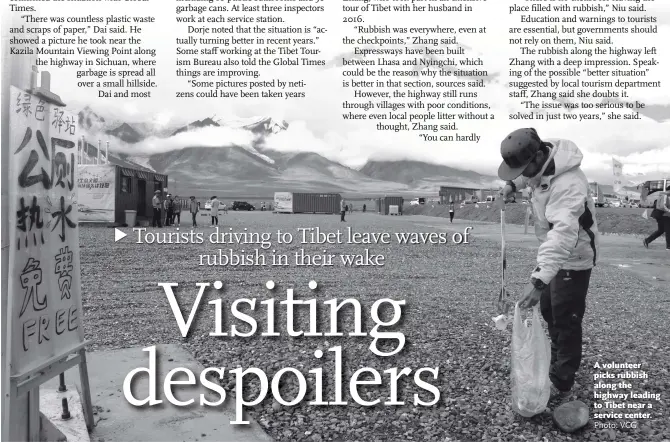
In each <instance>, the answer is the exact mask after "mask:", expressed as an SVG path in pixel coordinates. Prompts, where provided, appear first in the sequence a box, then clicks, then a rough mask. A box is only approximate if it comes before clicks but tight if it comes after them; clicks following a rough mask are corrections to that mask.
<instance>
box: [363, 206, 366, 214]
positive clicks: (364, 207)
mask: <svg viewBox="0 0 670 442" xmlns="http://www.w3.org/2000/svg"><path fill="white" fill-rule="evenodd" d="M366 208H367V207H366V205H365V204H363V213H365V209H366Z"/></svg>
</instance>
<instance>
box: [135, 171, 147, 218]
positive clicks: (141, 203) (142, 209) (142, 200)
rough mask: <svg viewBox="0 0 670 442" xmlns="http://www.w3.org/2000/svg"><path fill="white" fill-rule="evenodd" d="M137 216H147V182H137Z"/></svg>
mask: <svg viewBox="0 0 670 442" xmlns="http://www.w3.org/2000/svg"><path fill="white" fill-rule="evenodd" d="M137 192H138V198H137V216H147V182H146V180H140V179H138V180H137Z"/></svg>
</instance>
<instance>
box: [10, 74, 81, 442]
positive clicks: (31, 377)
mask: <svg viewBox="0 0 670 442" xmlns="http://www.w3.org/2000/svg"><path fill="white" fill-rule="evenodd" d="M47 78H48V77H47ZM47 91H48V85H47ZM10 95H11V98H10V112H9V113H10V134H9V135H10V136H9V152H8V153H9V155H8V156H9V158H8V161H9V195H8V196H9V212H8V215H9V242H8V246H9V272H8V277H9V278H8V282H7V283H8V297H9V299H8V310H7V313H6V314H7V315H8V317H7V322H6V326H7V329H6V330H5V332H7V333H8V334H9V340H8V348H7V353H8V356H9V358H10V364H9V369H10V373H9V375H10V391H9V396H10V398H9V400H10V404H11V403H13V402H14V401H15V400H16V399H18V398H20V397H22V396H24V395H26V394H27V395H28V410H27V413H28V426H29V431H28V438H29V440H31V441H32V440H39V432H40V419H41V418H40V411H39V388H40V385H41V384H43V383H44V382H46V381H48V380H49V379H51V378H53V377H54V376H57V375H59V374H60V373H63V372H64V371H66V370H67V369H69V368H70V367H73V366H75V365H79V371H80V376H81V386H82V390H83V391H82V396H83V397H82V403H83V404H84V414H85V416H86V423H87V426H88V427H89V430H91V429H92V427H93V413H92V405H91V394H90V390H89V385H88V370H87V365H86V354H85V346H86V342H85V341H84V331H83V328H82V316H83V312H82V303H81V283H80V259H79V227H78V221H79V219H78V208H77V195H78V187H77V178H78V176H77V175H78V170H77V169H78V168H77V136H78V134H77V117H76V115H74V114H72V113H70V112H67V111H66V110H65V109H64V107H63V106H62V103H58V104H54V103H52V102H51V101H50V100H49V99H48V96H44V95H43V94H38V95H34V94H31V93H28V92H25V91H23V90H21V89H18V88H16V87H11V91H10ZM70 356H74V357H70ZM10 408H11V405H10ZM19 413H21V412H20V411H19ZM3 424H4V423H3Z"/></svg>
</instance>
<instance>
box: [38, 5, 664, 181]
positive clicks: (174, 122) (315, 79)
mask: <svg viewBox="0 0 670 442" xmlns="http://www.w3.org/2000/svg"><path fill="white" fill-rule="evenodd" d="M158 3H159V2H158V1H157V0H153V1H150V2H146V3H136V4H133V3H124V5H126V8H125V9H121V8H119V7H118V6H116V4H114V3H107V2H100V3H95V4H93V3H85V2H82V3H77V4H76V7H75V6H74V4H68V3H45V4H37V3H35V4H36V5H37V6H36V7H37V8H38V11H39V14H40V15H42V16H52V15H60V16H73V15H82V16H86V15H89V14H93V15H102V16H109V15H115V16H120V15H123V14H128V15H137V16H148V15H152V16H155V17H156V23H155V24H144V25H141V26H142V28H143V33H142V35H141V38H142V39H143V46H146V47H150V48H155V49H156V50H157V55H156V57H155V59H156V61H157V64H158V69H157V71H158V76H157V77H156V79H155V81H156V82H157V83H158V85H159V88H157V89H154V90H153V92H152V98H150V99H142V100H137V99H133V100H131V99H104V98H99V97H98V94H97V90H96V89H87V88H83V87H81V86H78V85H77V82H78V81H82V79H79V80H78V79H77V78H76V76H77V69H76V68H69V67H68V68H60V69H59V68H56V67H50V68H49V69H48V70H49V71H50V72H51V75H52V89H53V90H54V91H55V92H56V93H57V94H59V95H60V96H61V98H62V99H63V100H64V101H66V102H67V103H68V105H69V107H71V108H72V109H73V110H78V109H80V108H82V107H83V106H86V105H88V106H89V107H90V108H92V109H93V110H94V112H96V113H97V114H99V115H102V116H104V117H106V118H107V119H112V120H118V121H126V122H128V123H138V122H150V123H151V124H152V125H153V126H154V127H156V128H166V127H177V126H178V125H180V124H184V123H188V122H191V121H194V120H197V119H203V118H207V117H211V116H214V115H215V116H216V117H217V118H220V119H222V120H223V121H228V120H236V119H244V118H249V117H254V116H261V117H265V116H269V117H272V118H274V119H276V120H286V121H287V122H288V123H289V128H288V130H287V131H284V132H281V133H279V134H278V135H275V136H272V137H270V138H269V139H268V140H267V143H268V146H269V147H271V148H273V149H277V150H282V151H313V152H317V153H320V154H322V155H324V156H326V157H327V158H329V159H332V160H335V161H338V162H340V163H342V164H345V165H347V166H350V167H353V168H357V167H361V166H362V165H363V164H364V163H365V162H366V161H367V160H370V159H374V160H400V159H412V160H419V161H427V162H431V163H436V164H444V165H449V166H452V167H457V168H462V169H469V170H474V171H476V172H480V173H483V174H487V175H495V174H496V172H497V168H498V165H499V163H500V153H499V149H500V141H501V140H502V139H503V138H504V137H505V135H506V134H507V133H509V132H511V131H512V130H514V129H516V128H519V127H528V126H531V127H535V128H536V129H537V131H538V133H539V134H540V136H541V137H543V138H565V139H569V140H572V141H574V142H575V143H576V144H577V145H578V146H579V147H580V148H581V150H582V151H583V152H584V161H583V164H582V167H583V169H584V170H585V172H586V173H587V175H588V176H589V178H590V179H596V180H600V181H603V182H608V181H611V179H612V157H615V158H617V159H619V160H620V161H622V162H623V163H624V174H625V175H627V177H628V178H627V179H628V181H630V183H632V182H636V181H641V180H642V179H643V178H646V179H650V178H653V177H659V175H670V87H668V81H670V80H668V78H670V75H669V74H670V67H669V66H670V65H669V64H668V61H670V48H668V47H667V45H663V46H662V45H658V46H657V54H656V55H655V57H656V59H657V60H658V61H659V62H660V64H659V65H658V66H656V67H653V68H652V69H651V71H650V73H649V74H648V75H647V77H646V80H648V81H664V83H662V87H661V88H656V89H630V90H629V99H631V100H638V101H640V102H644V103H645V104H646V106H647V107H646V108H645V109H642V112H643V115H642V119H640V120H636V121H622V120H613V121H595V122H591V121H588V122H579V120H577V121H576V122H575V121H574V120H572V121H565V120H560V121H555V120H554V121H551V122H547V121H538V120H533V121H527V120H526V121H517V120H509V119H508V118H507V116H508V114H512V113H517V112H519V111H521V112H525V111H526V110H525V108H524V107H523V106H522V105H520V104H519V103H518V99H510V98H508V95H509V91H510V89H509V88H508V87H507V82H508V81H509V80H510V77H509V76H508V75H507V70H508V69H509V66H508V60H509V57H512V56H515V55H517V54H518V53H519V49H518V47H513V46H511V45H508V44H507V39H508V27H509V26H514V24H515V23H519V17H518V14H510V13H509V6H510V5H512V4H513V3H514V2H513V1H508V0H501V1H496V2H495V3H494V2H485V3H484V2H481V3H480V2H472V4H473V5H474V7H475V12H467V13H466V12H463V13H454V12H441V13H437V12H431V13H420V12H412V13H401V12H396V13H394V12H383V13H382V12H380V13H377V14H376V15H371V14H368V15H366V16H365V17H366V24H371V25H372V24H375V25H377V26H379V25H382V24H387V25H389V26H405V27H412V26H417V27H418V26H424V27H425V26H435V25H438V24H439V25H440V26H443V27H448V26H453V27H460V26H463V27H477V28H483V27H486V32H485V33H477V34H459V35H458V36H457V38H458V41H459V44H461V45H463V46H465V47H467V48H468V54H467V55H469V56H481V57H482V59H483V60H484V63H485V64H484V66H481V67H479V69H486V70H488V71H489V73H490V75H491V76H493V77H494V78H493V81H491V82H488V83H487V85H486V87H485V88H482V89H480V90H479V98H478V99H477V100H478V101H485V102H488V103H489V104H490V106H491V108H492V109H491V112H492V113H493V114H494V115H495V117H496V118H495V120H488V121H475V122H465V121H460V122H457V125H458V126H459V130H458V133H459V134H461V135H467V134H470V133H476V134H477V135H479V136H480V139H479V142H478V143H471V142H439V141H438V142H426V141H423V139H422V138H420V137H419V136H418V133H417V132H400V133H394V132H382V131H377V130H376V129H375V128H374V125H375V123H374V122H372V121H358V122H355V123H353V122H347V121H344V120H343V119H342V116H341V115H342V113H343V111H342V101H343V100H345V99H347V100H352V99H353V90H352V89H350V88H348V89H347V88H343V87H342V86H341V84H342V79H343V78H344V77H343V73H344V71H345V70H350V69H351V68H348V67H347V68H343V67H342V66H341V63H340V62H339V60H341V58H342V55H343V54H347V53H348V52H350V51H352V46H351V45H344V44H343V42H342V36H343V35H349V36H357V35H358V34H357V32H356V29H355V28H354V26H358V25H357V24H356V25H354V24H351V23H342V21H343V20H342V17H343V13H342V12H341V6H340V3H335V2H328V3H327V4H326V5H325V7H326V13H301V14H295V15H291V16H284V17H285V19H286V22H287V23H286V24H290V25H292V26H302V25H305V24H308V25H310V26H319V27H322V28H326V29H327V33H323V34H318V36H319V44H318V46H317V47H318V48H319V49H320V50H321V51H323V58H324V59H325V60H326V61H327V66H325V67H309V68H304V67H301V68H293V67H290V68H281V67H272V68H260V69H262V70H261V78H262V79H266V80H272V79H281V80H282V81H286V80H291V81H294V80H299V79H302V80H304V81H305V82H306V84H307V87H306V88H305V89H304V91H305V92H306V94H307V97H306V98H305V99H298V98H289V99H265V100H262V99H251V100H250V99H246V100H235V99H223V98H202V99H191V100H185V99H177V98H176V97H175V92H176V91H188V90H190V86H189V85H188V84H187V82H186V80H185V78H184V77H176V76H175V74H174V71H175V69H176V66H175V58H176V55H175V51H176V42H175V36H176V35H179V36H186V35H188V34H187V31H188V29H187V25H185V24H182V23H177V21H176V19H175V15H176V13H175V7H176V6H182V5H184V4H186V3H185V2H175V1H161V2H160V5H161V7H160V8H158V7H156V5H157V4H158ZM301 3H302V2H301ZM311 3H313V2H311ZM463 3H465V4H467V3H468V2H463ZM193 4H197V5H210V3H208V2H195V3H193ZM213 4H214V5H218V4H223V3H219V2H215V3H213ZM318 4H324V2H319V3H318ZM347 4H358V5H363V4H364V3H363V2H347ZM417 4H419V3H417ZM423 4H425V2H424V3H423ZM444 4H447V2H444ZM623 4H625V5H631V4H635V2H623ZM644 5H645V7H646V8H647V12H645V13H636V14H637V15H644V14H646V15H650V16H651V15H654V16H656V17H658V23H657V24H658V33H657V34H653V35H651V36H650V35H649V34H638V35H632V34H625V35H615V36H614V43H613V46H616V47H627V48H638V47H651V46H652V45H653V44H654V43H659V42H661V41H667V40H668V37H670V2H654V3H649V2H645V3H644ZM210 14H214V13H210ZM629 14H630V15H633V14H634V13H629ZM196 15H197V14H196ZM354 15H355V14H354ZM606 15H609V16H613V15H612V13H609V12H608V13H606ZM625 15H627V14H624V16H625ZM449 18H455V20H453V21H450V20H449ZM126 26H128V25H126ZM519 26H525V25H519ZM537 26H542V25H541V24H538V25H537ZM559 26H560V24H559ZM576 26H579V24H577V25H576ZM582 26H605V25H600V24H597V25H593V24H589V25H582ZM100 35H105V34H100ZM110 35H111V34H106V36H107V38H109V36H110ZM312 35H313V36H314V35H316V34H312ZM218 36H219V37H223V38H225V37H227V34H219V35H218ZM366 36H372V34H366ZM526 36H528V35H526ZM601 46H603V45H601ZM108 47H109V46H108ZM231 47H232V46H231ZM591 47H592V46H591ZM603 47H604V46H603ZM54 57H56V56H54ZM60 57H62V56H60ZM75 58H76V57H75ZM552 58H554V59H558V58H561V59H564V58H566V56H553V57H552ZM551 69H557V70H558V69H561V68H551ZM357 79H362V77H358V78H357ZM524 79H526V80H528V79H529V78H524ZM84 80H86V81H90V80H87V79H84ZM379 90H384V89H379ZM389 90H391V89H389ZM559 90H560V89H559ZM613 90H618V88H613ZM586 100H589V99H586ZM600 100H601V99H600V98H598V99H590V101H592V102H597V101H600ZM203 140H207V142H208V145H217V144H226V143H228V144H230V143H250V142H251V139H250V137H249V136H248V134H245V133H242V132H240V131H239V130H237V129H231V128H221V129H214V130H211V129H210V130H205V131H202V132H195V133H193V134H190V135H188V136H187V137H186V136H185V137H182V138H180V139H179V140H172V142H170V143H166V142H163V141H162V140H160V139H157V138H153V139H148V140H146V141H145V142H143V143H142V144H141V145H140V146H133V147H132V148H133V149H134V151H135V152H137V151H138V150H139V151H142V152H145V153H151V152H156V151H159V150H165V149H174V148H179V147H181V143H202V142H203ZM120 147H124V146H120ZM630 183H629V184H630Z"/></svg>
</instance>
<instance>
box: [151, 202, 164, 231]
mask: <svg viewBox="0 0 670 442" xmlns="http://www.w3.org/2000/svg"><path fill="white" fill-rule="evenodd" d="M151 226H152V227H163V226H162V223H161V209H157V208H155V207H154V217H153V219H152V220H151Z"/></svg>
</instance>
